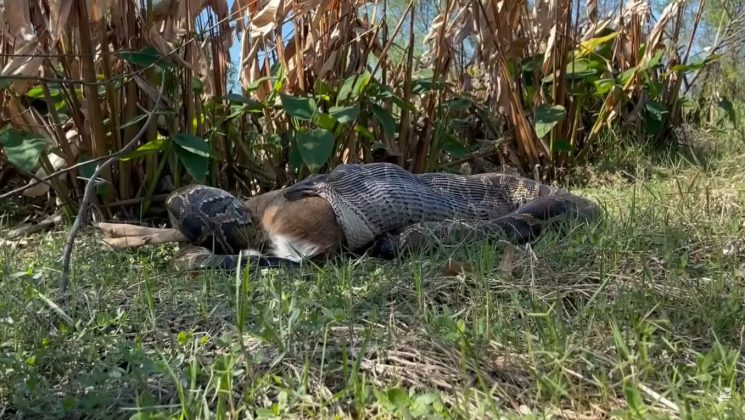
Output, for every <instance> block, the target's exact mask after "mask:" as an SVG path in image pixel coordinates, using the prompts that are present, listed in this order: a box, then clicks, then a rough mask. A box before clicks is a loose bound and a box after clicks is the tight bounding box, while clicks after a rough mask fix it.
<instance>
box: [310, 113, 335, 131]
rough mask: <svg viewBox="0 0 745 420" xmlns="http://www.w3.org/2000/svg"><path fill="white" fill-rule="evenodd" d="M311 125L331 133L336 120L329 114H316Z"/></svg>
mask: <svg viewBox="0 0 745 420" xmlns="http://www.w3.org/2000/svg"><path fill="white" fill-rule="evenodd" d="M313 123H314V124H316V125H317V126H318V127H320V128H323V129H325V130H329V131H333V130H334V127H336V123H337V120H336V119H334V118H333V117H332V116H331V115H329V114H322V113H318V114H316V116H315V118H314V119H313Z"/></svg>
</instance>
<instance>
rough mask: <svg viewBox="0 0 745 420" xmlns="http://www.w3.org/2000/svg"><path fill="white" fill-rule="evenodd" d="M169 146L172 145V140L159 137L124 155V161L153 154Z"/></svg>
mask: <svg viewBox="0 0 745 420" xmlns="http://www.w3.org/2000/svg"><path fill="white" fill-rule="evenodd" d="M168 146H170V142H168V141H167V140H166V139H164V138H162V137H159V138H157V139H155V140H152V141H149V142H147V143H145V144H143V145H142V146H140V147H138V148H137V149H135V150H133V151H132V152H131V153H129V154H128V155H127V156H125V157H123V158H122V161H125V162H126V161H128V160H132V159H138V158H141V157H144V156H147V155H151V154H153V153H157V152H162V151H164V150H167V149H168Z"/></svg>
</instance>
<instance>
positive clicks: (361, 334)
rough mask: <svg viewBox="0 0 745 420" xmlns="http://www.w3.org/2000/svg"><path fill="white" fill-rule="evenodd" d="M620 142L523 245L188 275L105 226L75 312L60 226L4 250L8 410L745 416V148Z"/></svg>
mask: <svg viewBox="0 0 745 420" xmlns="http://www.w3.org/2000/svg"><path fill="white" fill-rule="evenodd" d="M730 137H732V136H730ZM729 140H730V143H734V144H735V145H738V144H743V143H745V140H744V139H743V138H742V137H741V136H740V137H738V136H734V138H730V139H729ZM730 146H731V144H730ZM624 150H625V151H624V152H623V153H621V152H616V153H615V154H613V155H612V156H611V158H612V159H611V160H612V162H611V163H612V164H609V165H608V168H605V167H603V165H601V166H600V167H595V168H593V169H590V170H588V171H586V172H585V173H584V174H585V175H584V176H589V177H590V179H589V182H588V183H587V184H586V185H585V186H583V188H581V189H576V190H575V191H576V192H577V193H579V194H582V195H586V196H589V197H592V198H594V199H596V200H597V201H598V202H600V203H601V204H602V205H603V206H604V208H605V210H606V214H605V215H604V217H603V219H602V220H601V221H600V222H598V223H596V224H595V225H592V226H587V227H582V228H579V229H577V230H575V231H573V232H571V233H570V234H569V235H568V236H566V237H564V238H558V237H555V236H552V235H548V236H546V237H544V238H542V239H541V240H539V241H538V242H536V243H534V244H532V245H530V246H524V247H509V246H506V245H505V244H502V243H498V242H497V243H483V244H477V245H474V246H470V247H465V248H457V249H451V250H442V251H441V252H439V253H437V254H435V255H431V256H423V257H421V258H413V259H409V260H405V261H400V262H392V263H391V262H380V261H374V260H360V261H346V262H344V261H341V262H334V263H330V264H327V265H325V266H320V267H304V268H302V269H299V270H297V269H295V270H288V271H271V272H266V273H261V272H256V271H255V270H253V271H251V272H241V273H238V274H237V275H236V274H235V273H232V274H231V273H219V272H206V273H201V274H198V275H187V274H178V273H174V272H172V271H169V270H168V267H167V258H168V256H170V255H172V253H173V251H174V250H173V247H157V248H150V249H141V250H138V251H132V252H119V253H111V252H106V251H102V250H101V249H100V247H99V246H98V245H97V243H96V236H95V234H94V233H92V232H90V231H88V232H86V233H85V234H84V235H83V236H81V238H80V239H79V242H78V246H77V248H76V252H75V254H74V260H73V264H74V270H73V279H72V288H73V290H72V292H73V293H72V300H71V301H70V302H68V303H66V304H65V305H64V306H58V305H57V304H56V303H55V294H56V291H55V290H56V286H57V278H58V275H59V266H60V264H59V257H60V255H61V247H62V241H63V239H64V234H65V232H64V230H62V229H60V231H58V232H51V233H44V234H39V235H36V236H33V237H31V238H29V242H30V243H29V245H28V246H27V247H25V248H16V249H13V248H11V247H5V248H3V249H2V250H0V270H1V271H0V276H2V277H0V289H1V290H2V293H1V294H0V417H2V418H14V417H25V418H32V417H60V418H62V417H64V418H75V417H97V418H133V417H134V418H166V417H180V416H181V418H205V417H217V418H226V417H230V418H237V417H241V418H243V417H273V416H277V417H324V418H328V417H336V416H338V417H340V418H346V417H354V418H362V417H365V418H367V417H373V416H377V417H381V418H388V417H403V418H406V417H408V416H411V417H423V418H438V417H443V418H445V417H456V418H483V417H484V416H489V417H499V416H503V417H508V418H516V417H525V418H537V417H540V418H544V417H559V418H602V417H609V416H616V417H620V418H640V417H643V418H653V417H662V418H667V417H686V418H713V417H718V418H733V417H743V416H745V394H744V391H743V383H742V381H743V378H744V377H745V375H744V374H743V371H744V370H745V363H744V362H743V339H745V235H744V233H745V226H744V223H745V210H744V208H743V207H744V206H745V173H744V172H743V170H742V169H741V168H740V166H741V163H742V162H744V161H745V152H744V151H745V147H739V146H738V147H730V148H729V149H727V151H726V152H719V153H716V154H715V155H712V154H711V152H709V154H707V155H706V158H705V159H704V158H701V159H695V158H693V157H692V156H695V155H692V154H688V153H681V152H680V151H679V150H678V151H670V152H666V153H664V154H663V156H659V155H656V157H655V158H650V157H649V155H648V154H646V153H645V152H644V151H639V150H638V149H634V148H630V149H624ZM609 159H610V158H609ZM610 167H612V169H610ZM2 228H3V229H7V228H8V226H3V227H2ZM458 264H460V265H462V266H464V267H465V268H466V272H465V273H462V272H461V273H459V274H458V273H455V271H457V270H448V269H443V268H444V267H449V268H450V269H452V268H453V267H454V266H456V265H458Z"/></svg>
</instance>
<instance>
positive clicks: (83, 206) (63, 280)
mask: <svg viewBox="0 0 745 420" xmlns="http://www.w3.org/2000/svg"><path fill="white" fill-rule="evenodd" d="M165 80H166V78H165V77H164V78H163V80H162V81H161V83H160V90H159V91H158V98H157V99H156V100H155V107H154V108H153V110H152V111H150V113H149V114H148V117H147V120H145V124H143V125H142V128H140V131H138V132H137V134H135V136H134V137H132V140H130V141H129V143H127V144H126V145H125V146H124V147H123V148H122V149H121V150H119V151H118V152H116V153H114V154H112V155H111V157H109V158H108V159H107V160H106V161H104V162H103V163H101V164H99V165H98V166H96V170H94V171H93V174H92V175H91V177H90V178H89V179H88V182H87V183H86V184H85V192H84V193H83V200H82V201H81V202H80V208H79V209H78V215H77V217H75V222H73V224H72V227H71V228H70V233H68V235H67V239H66V240H65V247H64V249H63V250H62V274H61V277H60V292H61V293H65V292H66V291H67V287H68V286H69V284H70V258H71V257H72V249H73V246H74V245H75V235H77V233H78V231H79V230H80V227H81V225H82V224H83V218H84V217H85V215H86V214H87V211H88V206H89V205H90V203H91V200H92V199H93V195H94V194H95V191H96V185H97V184H96V180H97V179H98V177H99V175H100V174H101V172H102V171H103V170H104V169H105V168H107V167H109V166H110V165H111V164H113V163H114V162H116V161H117V160H119V159H120V158H121V157H122V156H124V155H126V154H127V153H129V152H130V150H131V149H132V148H133V147H134V146H135V145H137V142H138V141H139V140H140V137H142V136H143V135H144V134H145V133H146V132H147V129H148V128H149V127H150V124H152V123H153V121H154V120H155V115H156V111H157V110H158V108H159V107H160V105H161V98H162V97H163V91H164V89H165Z"/></svg>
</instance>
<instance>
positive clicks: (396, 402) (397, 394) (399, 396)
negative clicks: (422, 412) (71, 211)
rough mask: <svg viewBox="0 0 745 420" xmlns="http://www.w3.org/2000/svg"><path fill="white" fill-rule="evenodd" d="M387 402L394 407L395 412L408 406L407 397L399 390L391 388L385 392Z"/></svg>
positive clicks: (404, 392)
mask: <svg viewBox="0 0 745 420" xmlns="http://www.w3.org/2000/svg"><path fill="white" fill-rule="evenodd" d="M387 394H388V395H387V396H388V401H390V402H391V404H392V405H393V406H394V407H396V409H397V410H399V411H400V410H403V409H405V408H407V407H408V406H409V395H408V394H407V393H406V391H404V390H403V389H401V388H391V389H389V390H388V392H387Z"/></svg>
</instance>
